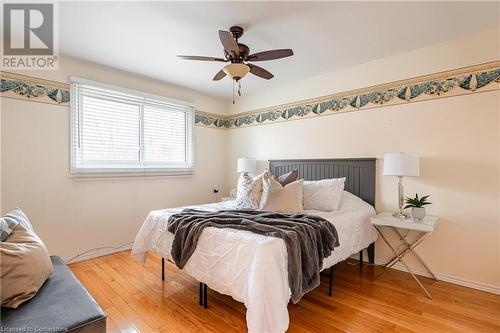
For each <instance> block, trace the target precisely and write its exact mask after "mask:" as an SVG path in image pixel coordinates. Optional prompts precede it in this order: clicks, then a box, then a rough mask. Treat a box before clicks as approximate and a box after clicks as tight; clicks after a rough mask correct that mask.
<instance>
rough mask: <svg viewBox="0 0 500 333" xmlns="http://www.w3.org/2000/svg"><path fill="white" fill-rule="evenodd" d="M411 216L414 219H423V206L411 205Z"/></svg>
mask: <svg viewBox="0 0 500 333" xmlns="http://www.w3.org/2000/svg"><path fill="white" fill-rule="evenodd" d="M411 216H412V217H413V218H414V219H415V220H423V219H424V217H425V207H413V208H412V209H411Z"/></svg>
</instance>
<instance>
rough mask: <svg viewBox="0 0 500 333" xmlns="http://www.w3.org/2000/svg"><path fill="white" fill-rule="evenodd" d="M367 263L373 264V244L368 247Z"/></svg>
mask: <svg viewBox="0 0 500 333" xmlns="http://www.w3.org/2000/svg"><path fill="white" fill-rule="evenodd" d="M368 261H369V262H370V264H375V242H373V243H371V244H370V245H368Z"/></svg>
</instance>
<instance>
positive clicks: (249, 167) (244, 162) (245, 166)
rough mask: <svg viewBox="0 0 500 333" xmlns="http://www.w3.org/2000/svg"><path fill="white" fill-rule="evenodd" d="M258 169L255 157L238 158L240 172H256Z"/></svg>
mask: <svg viewBox="0 0 500 333" xmlns="http://www.w3.org/2000/svg"><path fill="white" fill-rule="evenodd" d="M255 171H257V160H256V159H255V158H248V157H242V158H238V172H255Z"/></svg>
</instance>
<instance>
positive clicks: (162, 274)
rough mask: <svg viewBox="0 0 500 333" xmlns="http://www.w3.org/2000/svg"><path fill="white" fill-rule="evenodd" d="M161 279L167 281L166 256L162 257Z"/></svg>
mask: <svg viewBox="0 0 500 333" xmlns="http://www.w3.org/2000/svg"><path fill="white" fill-rule="evenodd" d="M161 279H162V281H165V258H161Z"/></svg>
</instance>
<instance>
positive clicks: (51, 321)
mask: <svg viewBox="0 0 500 333" xmlns="http://www.w3.org/2000/svg"><path fill="white" fill-rule="evenodd" d="M50 258H51V261H52V264H53V266H54V273H53V274H52V275H51V277H50V278H48V279H47V281H45V283H44V285H43V286H42V288H40V290H39V291H38V294H37V295H36V296H35V297H33V298H32V299H31V300H29V301H27V302H25V303H24V304H22V305H21V306H19V307H18V308H17V309H9V308H2V310H1V318H2V321H1V327H2V330H3V331H13V329H16V328H18V329H19V328H26V327H28V328H29V327H36V328H37V329H38V330H37V332H95V333H101V332H102V333H105V332H106V314H105V313H104V312H103V310H102V309H101V307H100V306H99V305H98V304H97V303H96V302H95V301H94V299H93V298H92V296H90V294H89V293H88V292H87V290H86V289H85V287H83V286H82V284H81V283H80V281H78V279H77V278H76V277H75V276H74V275H73V273H72V272H71V271H70V270H69V268H68V267H67V266H66V264H64V262H63V261H62V260H61V258H59V257H54V256H53V257H50Z"/></svg>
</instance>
